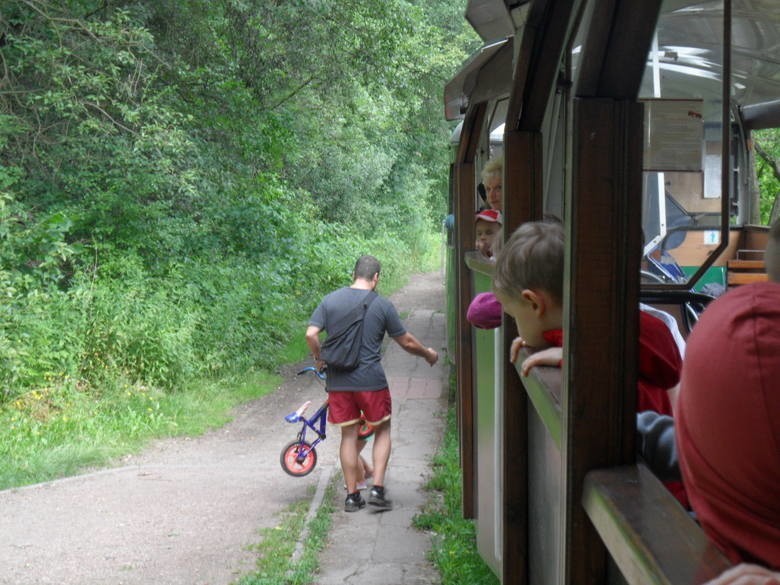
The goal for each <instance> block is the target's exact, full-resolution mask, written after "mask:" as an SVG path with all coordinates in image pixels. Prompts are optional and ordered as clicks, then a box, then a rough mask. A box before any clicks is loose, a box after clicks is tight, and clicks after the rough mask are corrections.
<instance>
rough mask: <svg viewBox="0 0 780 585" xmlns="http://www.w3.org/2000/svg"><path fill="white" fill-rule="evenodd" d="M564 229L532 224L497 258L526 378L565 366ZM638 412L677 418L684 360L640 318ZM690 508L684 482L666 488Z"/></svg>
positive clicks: (498, 285) (655, 325)
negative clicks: (674, 393)
mask: <svg viewBox="0 0 780 585" xmlns="http://www.w3.org/2000/svg"><path fill="white" fill-rule="evenodd" d="M563 238H564V236H563V228H562V226H561V225H560V223H558V222H548V221H540V222H527V223H524V224H523V225H521V226H520V227H519V228H517V230H515V232H514V233H513V234H512V236H511V237H510V238H509V239H508V240H507V242H506V243H505V244H504V247H503V248H502V249H501V251H500V252H499V253H498V255H497V257H496V268H495V271H494V275H493V290H494V292H495V295H496V298H497V300H498V302H499V303H500V304H501V307H502V309H503V310H504V312H505V313H507V314H509V315H510V316H512V317H513V318H514V320H515V324H516V325H517V332H518V337H517V338H515V340H514V341H513V342H512V346H511V349H510V360H511V361H512V363H516V362H517V360H518V359H519V357H520V350H521V349H522V348H527V349H529V350H531V351H532V352H533V353H532V354H531V355H530V356H528V357H527V358H526V359H525V360H524V361H523V363H522V364H521V366H520V371H521V374H522V375H523V376H527V375H528V374H529V372H530V370H531V368H533V367H535V366H541V365H548V366H560V365H561V364H562V359H563V350H562V346H563V331H562V329H561V326H562V323H563V257H564V239H563ZM638 366H639V367H638V374H639V375H638V380H637V412H644V411H654V412H657V413H660V414H663V415H668V416H672V414H673V413H672V403H671V400H670V397H669V392H668V391H669V390H670V389H671V388H674V387H675V386H676V385H677V383H678V381H679V378H680V369H681V367H682V359H681V357H680V352H679V350H678V349H677V344H676V342H675V340H674V338H673V337H672V334H671V333H670V332H669V328H668V327H667V326H666V324H665V323H664V322H663V321H661V320H660V319H658V318H657V317H654V316H652V315H650V314H649V313H646V312H644V311H640V312H639V364H638ZM665 485H666V486H667V488H668V489H669V490H670V491H671V492H672V494H674V496H675V497H676V498H677V500H678V501H679V502H680V503H681V504H682V505H683V506H684V507H686V508H688V507H689V502H688V498H687V495H686V493H685V488H684V487H683V485H682V483H681V482H679V481H673V480H669V481H667V482H665Z"/></svg>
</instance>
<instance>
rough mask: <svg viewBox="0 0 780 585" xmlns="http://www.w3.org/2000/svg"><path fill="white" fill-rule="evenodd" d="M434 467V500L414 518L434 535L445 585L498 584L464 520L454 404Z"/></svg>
mask: <svg viewBox="0 0 780 585" xmlns="http://www.w3.org/2000/svg"><path fill="white" fill-rule="evenodd" d="M433 465H434V468H433V469H434V473H433V476H432V477H431V479H430V480H429V481H428V484H427V485H426V489H428V490H429V491H431V492H433V497H432V499H431V501H430V503H429V504H428V505H427V506H426V508H425V509H424V510H423V512H421V513H420V514H417V515H416V516H415V517H414V525H415V527H416V528H418V529H420V530H427V531H430V532H433V533H434V538H433V548H432V550H431V557H432V558H433V561H434V563H436V567H437V568H438V569H439V573H440V574H441V578H442V584H443V585H497V584H498V583H499V580H498V578H497V577H496V575H495V574H494V573H493V572H492V571H491V570H490V568H489V567H488V566H487V565H486V564H485V562H484V561H483V560H482V558H481V557H480V556H479V553H478V552H477V543H476V536H475V531H474V524H473V522H472V521H471V520H468V519H465V518H463V514H462V511H461V500H462V482H463V477H462V473H461V469H460V463H459V450H458V431H457V422H456V414H455V408H454V403H451V404H450V408H449V411H448V414H447V431H446V433H445V435H444V440H443V443H442V445H441V447H440V449H439V452H438V453H437V454H436V456H435V457H434V461H433Z"/></svg>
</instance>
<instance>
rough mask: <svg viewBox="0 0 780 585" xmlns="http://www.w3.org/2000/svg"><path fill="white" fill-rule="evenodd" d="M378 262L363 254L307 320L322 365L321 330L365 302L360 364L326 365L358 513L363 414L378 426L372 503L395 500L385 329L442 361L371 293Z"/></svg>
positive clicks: (385, 506)
mask: <svg viewBox="0 0 780 585" xmlns="http://www.w3.org/2000/svg"><path fill="white" fill-rule="evenodd" d="M380 268H381V266H380V264H379V260H377V259H376V258H374V257H373V256H361V257H360V258H359V259H358V261H357V263H356V264H355V270H354V273H353V282H352V285H350V286H349V287H344V288H340V289H338V290H336V291H334V292H332V293H330V294H328V295H327V296H325V298H324V299H323V300H322V302H321V303H320V304H319V306H318V307H317V308H316V309H315V310H314V313H313V314H312V316H311V319H309V327H308V328H307V329H306V343H307V344H308V346H309V349H310V350H311V353H312V355H313V356H314V360H315V362H316V365H317V367H318V368H319V369H322V368H324V367H326V366H327V365H328V364H327V363H326V362H324V361H322V360H321V359H320V358H321V356H320V349H321V346H320V340H319V333H320V331H325V332H327V333H328V334H332V333H333V332H334V331H339V330H340V329H342V328H343V326H344V325H345V321H347V320H349V319H350V316H351V315H354V309H355V307H356V306H360V305H364V306H365V305H367V309H365V317H364V319H363V331H362V342H361V346H360V357H359V361H358V365H357V367H356V368H354V369H350V370H346V369H342V368H337V367H329V368H328V376H327V382H326V390H327V391H328V421H329V422H330V423H332V424H335V425H338V426H340V427H341V445H340V447H339V458H340V459H341V469H342V472H343V473H344V480H345V482H346V484H347V498H346V500H345V502H344V510H345V511H347V512H356V511H358V510H360V509H361V508H363V507H364V506H365V505H366V501H365V500H364V499H363V497H362V496H361V495H360V491H359V490H358V489H357V477H358V465H359V462H358V429H359V426H360V425H359V424H358V423H359V422H360V420H361V417H362V418H364V419H365V420H366V422H368V423H369V424H370V425H372V426H373V427H374V429H375V430H374V448H373V453H372V458H373V463H374V480H373V487H372V488H371V492H370V495H369V500H368V503H369V504H370V505H372V506H375V507H377V508H378V510H379V511H384V510H390V509H392V507H393V504H392V502H391V501H390V500H389V499H388V498H387V494H386V493H385V487H384V482H385V472H386V471H387V463H388V461H389V459H390V448H391V444H390V416H391V414H392V401H391V398H390V390H389V388H388V385H387V378H386V377H385V372H384V369H383V368H382V363H381V359H382V356H381V353H380V352H381V348H382V340H383V339H384V336H385V333H387V334H388V335H389V336H390V337H392V338H393V340H394V341H395V342H396V343H398V345H400V346H401V347H402V348H403V349H404V350H405V351H407V352H409V353H411V354H413V355H416V356H419V357H422V358H424V359H425V361H426V362H428V364H430V365H431V366H432V365H434V364H435V363H436V362H437V361H438V360H439V354H438V353H437V352H436V350H434V349H433V348H432V347H425V346H423V345H422V344H421V343H420V342H419V341H418V340H417V338H416V337H415V336H414V335H412V334H411V333H409V332H408V331H406V329H405V328H404V326H403V323H401V319H400V317H399V316H398V312H397V311H396V309H395V307H394V306H393V304H392V303H391V302H390V301H389V300H387V299H385V298H384V297H381V296H376V297H375V298H374V295H372V294H371V293H372V291H374V290H375V289H376V287H377V283H378V282H379V272H380Z"/></svg>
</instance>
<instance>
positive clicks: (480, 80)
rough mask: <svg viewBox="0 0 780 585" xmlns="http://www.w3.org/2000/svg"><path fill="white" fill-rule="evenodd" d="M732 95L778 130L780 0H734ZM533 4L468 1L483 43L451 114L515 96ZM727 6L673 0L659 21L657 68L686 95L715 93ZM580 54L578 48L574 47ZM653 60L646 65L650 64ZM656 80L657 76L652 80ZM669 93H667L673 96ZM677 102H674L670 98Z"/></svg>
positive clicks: (760, 123) (453, 95) (762, 123)
mask: <svg viewBox="0 0 780 585" xmlns="http://www.w3.org/2000/svg"><path fill="white" fill-rule="evenodd" d="M731 4H732V26H731V37H732V38H731V46H732V53H731V69H732V80H733V81H732V89H731V92H732V97H733V100H734V101H735V103H737V104H739V106H740V108H741V109H742V113H743V118H744V120H745V121H746V123H747V125H748V126H749V127H751V128H763V127H777V126H779V125H780V10H778V7H777V0H732V2H731ZM530 5H531V2H527V1H514V2H513V1H512V0H469V2H468V5H467V8H466V19H467V20H468V21H469V23H471V25H472V26H473V27H474V29H475V30H476V32H477V33H478V34H479V35H480V37H481V38H482V39H483V41H485V42H486V44H485V46H484V47H483V48H482V49H481V50H480V51H478V52H477V53H476V54H475V55H473V56H472V57H471V58H470V59H469V60H468V61H467V62H466V63H465V64H464V65H463V67H462V68H461V70H460V71H459V72H458V73H457V74H456V75H455V77H453V79H452V80H451V81H450V82H449V83H448V84H447V85H446V87H445V116H446V117H447V119H449V120H453V119H458V118H461V117H462V116H463V114H464V113H465V111H466V110H467V108H468V105H469V103H478V102H479V101H482V100H484V99H486V98H491V97H497V96H500V95H501V94H507V93H508V92H509V86H510V84H511V77H512V57H513V52H512V38H513V37H515V38H519V35H520V34H522V29H523V26H524V23H525V21H526V19H527V15H528V10H529V7H530ZM722 17H723V2H722V1H718V0H709V1H700V2H691V1H690V0H667V1H666V2H664V3H663V7H662V10H661V13H660V15H659V23H658V28H657V31H658V53H657V65H658V67H660V70H661V75H662V77H663V82H664V83H665V85H666V87H680V88H681V93H680V97H690V96H691V95H696V94H697V93H713V92H717V90H716V89H714V88H715V87H717V86H719V85H720V79H721V75H722V56H721V53H722V26H723V25H722ZM575 50H576V49H575ZM651 57H653V56H652V55H649V58H648V67H651V66H652V60H653V59H652V58H651ZM646 77H648V78H649V77H651V76H646ZM667 96H668V94H667ZM671 97H674V95H672V96H671Z"/></svg>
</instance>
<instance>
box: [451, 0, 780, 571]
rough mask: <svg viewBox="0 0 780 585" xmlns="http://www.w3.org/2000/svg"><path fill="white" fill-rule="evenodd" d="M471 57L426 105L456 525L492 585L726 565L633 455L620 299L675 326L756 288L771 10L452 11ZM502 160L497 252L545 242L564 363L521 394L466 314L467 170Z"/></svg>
mask: <svg viewBox="0 0 780 585" xmlns="http://www.w3.org/2000/svg"><path fill="white" fill-rule="evenodd" d="M466 18H467V19H468V21H469V22H470V23H471V25H472V26H473V27H474V29H475V30H476V31H477V32H478V33H479V35H480V37H481V38H482V40H483V41H484V43H485V44H484V47H483V48H482V49H481V50H480V51H478V52H477V53H476V54H475V55H474V56H473V57H472V58H471V59H470V60H469V61H468V62H466V63H465V64H464V66H463V67H462V69H461V70H460V71H459V72H458V74H457V75H455V77H454V78H453V79H452V80H451V81H450V82H449V83H448V84H447V86H446V88H445V92H444V93H445V96H444V98H445V99H444V101H445V115H446V117H447V118H448V119H450V120H460V124H459V126H458V130H457V132H456V134H455V136H454V139H453V156H452V168H451V179H452V180H451V198H452V201H451V203H452V210H453V214H454V218H455V219H454V224H453V231H452V234H451V236H450V239H449V246H448V252H449V255H450V256H449V260H448V264H447V267H448V290H449V293H450V294H449V303H450V310H449V316H450V317H449V319H450V331H451V335H450V344H451V345H453V346H454V347H452V348H451V353H452V355H454V356H455V366H456V372H457V381H458V382H457V386H458V422H459V429H460V435H461V459H462V467H463V476H464V485H463V510H464V514H465V515H466V516H467V517H471V518H474V519H475V522H476V526H477V535H478V547H479V550H480V553H481V555H482V556H483V558H484V559H485V560H486V562H487V563H488V564H489V565H490V566H491V567H492V568H493V569H494V571H495V572H496V574H497V575H498V576H499V578H500V580H501V581H502V583H504V584H533V585H547V584H559V583H560V584H563V583H566V584H576V585H587V584H591V583H593V584H595V583H599V584H600V583H624V582H627V583H631V584H634V583H670V584H688V583H703V582H705V581H706V580H708V579H709V578H712V577H714V576H715V575H717V574H719V573H720V572H721V571H722V570H723V569H724V568H725V567H727V566H728V562H727V561H726V559H725V558H724V557H723V556H722V555H721V554H720V552H719V551H718V550H717V549H716V548H715V547H714V546H713V545H712V544H710V542H709V541H708V540H707V538H706V537H705V536H704V534H703V532H702V531H701V529H700V528H699V527H698V525H697V524H696V523H695V522H694V521H693V520H692V519H691V517H690V516H689V515H688V514H687V513H686V512H685V511H684V510H683V508H682V507H680V506H679V505H678V504H677V502H676V501H675V500H674V499H673V497H672V496H671V494H669V493H668V492H667V491H666V490H664V489H663V487H662V485H661V484H660V482H659V481H658V480H657V479H656V478H655V477H654V476H653V475H652V473H650V472H649V471H648V470H647V469H646V468H645V467H644V466H643V465H642V464H641V463H638V462H637V458H636V455H635V430H636V423H635V416H634V413H635V406H636V397H635V395H634V392H633V391H632V390H631V389H632V388H634V387H635V384H634V381H635V380H636V376H637V371H636V362H637V359H636V358H637V347H636V345H637V344H636V339H637V335H638V323H637V317H636V307H637V304H638V303H639V302H640V300H644V301H646V302H650V303H653V304H656V305H659V306H663V307H665V308H667V309H670V310H673V311H675V312H676V315H677V316H678V318H679V320H680V324H681V325H682V327H683V330H688V329H690V328H691V327H694V326H695V320H696V315H697V311H700V310H701V308H702V304H703V303H706V302H707V299H709V298H711V297H712V296H714V295H717V294H718V293H719V292H720V291H721V290H723V289H726V288H728V287H731V286H739V285H740V284H742V283H746V282H753V281H755V280H761V279H764V278H766V275H765V272H764V270H763V265H762V256H761V251H762V250H763V249H764V248H765V246H766V238H767V233H766V232H767V228H766V227H762V226H760V225H757V224H758V191H757V186H756V181H755V177H754V173H753V167H754V160H753V159H754V153H753V151H752V149H751V132H753V131H754V130H757V129H763V128H776V127H778V126H780V10H778V7H777V3H776V2H775V1H774V0H720V1H700V2H693V1H690V0H665V1H660V0H642V1H641V2H638V1H633V0H579V1H577V0H527V1H523V0H470V1H469V2H468V5H467V8H466ZM499 155H500V156H503V158H504V167H503V173H504V174H503V193H504V195H503V196H504V203H503V205H504V220H505V226H504V232H505V235H506V234H508V233H511V231H512V230H513V229H514V228H516V227H517V226H518V225H520V224H521V223H523V222H525V221H529V220H536V219H541V218H542V217H543V216H545V215H546V214H553V215H555V216H557V217H559V218H561V219H562V221H563V223H564V226H565V234H566V241H567V253H566V263H565V267H566V268H565V299H564V330H565V338H566V344H565V346H564V366H563V368H562V369H553V368H536V369H534V370H533V371H532V374H531V375H530V376H529V377H527V378H523V379H522V380H521V378H520V376H519V375H518V373H517V371H516V370H515V366H514V365H513V364H511V363H509V361H508V347H509V344H510V343H511V340H512V338H513V337H514V335H515V334H516V333H515V328H514V324H513V323H512V322H511V319H508V317H507V316H505V317H504V322H503V325H502V326H501V327H500V328H498V329H495V330H477V329H475V328H473V327H471V326H470V325H469V323H468V322H467V321H466V319H465V315H466V309H467V307H468V304H469V302H470V300H471V299H472V298H473V296H474V295H475V294H476V293H479V292H484V291H488V290H489V289H490V281H491V275H492V265H491V263H490V262H486V261H485V260H484V259H482V258H480V256H479V255H478V254H476V253H475V252H474V237H475V232H474V212H475V210H476V209H478V207H479V205H480V203H481V202H480V197H479V194H478V193H479V191H478V185H479V182H480V170H481V169H482V167H484V165H485V163H486V162H487V161H488V160H489V159H490V158H492V157H495V156H499Z"/></svg>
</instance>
